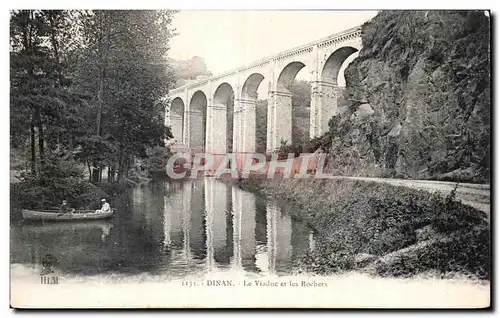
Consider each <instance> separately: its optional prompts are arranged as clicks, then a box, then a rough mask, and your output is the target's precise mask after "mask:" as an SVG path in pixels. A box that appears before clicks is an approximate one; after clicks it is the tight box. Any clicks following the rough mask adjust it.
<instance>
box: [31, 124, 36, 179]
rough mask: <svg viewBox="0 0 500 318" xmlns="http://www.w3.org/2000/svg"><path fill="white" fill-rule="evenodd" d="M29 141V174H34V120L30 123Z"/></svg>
mask: <svg viewBox="0 0 500 318" xmlns="http://www.w3.org/2000/svg"><path fill="white" fill-rule="evenodd" d="M30 141H31V173H33V174H35V173H36V163H35V162H36V145H35V143H36V141H35V124H34V118H32V120H31V123H30Z"/></svg>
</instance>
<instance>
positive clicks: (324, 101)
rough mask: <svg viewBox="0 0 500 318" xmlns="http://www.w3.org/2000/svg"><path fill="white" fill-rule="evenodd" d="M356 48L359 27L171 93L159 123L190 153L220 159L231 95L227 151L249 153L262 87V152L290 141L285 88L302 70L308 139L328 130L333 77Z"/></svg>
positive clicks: (334, 93)
mask: <svg viewBox="0 0 500 318" xmlns="http://www.w3.org/2000/svg"><path fill="white" fill-rule="evenodd" d="M360 49H361V27H355V28H352V29H349V30H346V31H344V32H341V33H337V34H333V35H331V36H328V37H326V38H323V39H320V40H317V41H314V42H311V43H308V44H305V45H302V46H299V47H295V48H293V49H290V50H287V51H284V52H281V53H278V54H276V55H274V56H270V57H267V58H264V59H261V60H259V61H256V62H253V63H251V64H248V65H245V66H242V67H239V68H236V69H233V70H230V71H227V72H225V73H222V74H219V75H215V76H212V77H210V78H206V79H202V80H198V81H196V82H193V83H189V84H187V85H185V86H182V87H179V88H176V89H173V90H171V91H170V94H169V101H170V105H169V108H167V113H166V114H167V115H166V116H165V124H166V125H168V126H171V128H172V133H173V135H174V139H175V140H176V142H177V143H182V144H184V145H185V146H186V147H189V148H190V149H191V150H192V151H205V152H209V153H212V154H225V153H227V151H228V147H227V146H228V145H227V140H228V138H227V136H226V134H227V112H228V104H229V101H230V100H231V99H232V98H233V96H234V106H233V107H234V110H233V136H232V140H233V142H232V149H229V150H232V152H237V153H242V152H244V153H251V152H255V107H256V102H257V89H258V87H259V85H260V84H261V82H262V81H263V80H264V78H266V80H269V87H268V112H267V114H268V115H267V145H266V149H267V152H270V151H273V150H275V149H277V148H279V146H280V144H281V141H282V140H283V141H289V142H291V139H292V107H291V105H292V94H291V93H290V90H289V86H290V85H291V84H292V83H293V81H294V79H295V76H296V75H297V73H298V72H299V71H300V70H301V69H302V68H303V67H305V66H306V65H307V66H308V69H309V70H310V74H308V75H309V76H310V77H309V81H310V83H311V108H310V127H309V131H310V133H309V135H310V137H311V138H314V137H316V136H319V135H321V134H322V133H324V132H325V131H327V130H328V120H329V119H330V118H331V117H332V116H333V115H334V114H335V113H336V112H337V87H338V83H337V77H338V74H339V70H340V68H341V66H342V63H343V62H344V61H345V60H346V58H347V57H349V56H350V55H351V54H353V53H355V52H356V51H359V50H360Z"/></svg>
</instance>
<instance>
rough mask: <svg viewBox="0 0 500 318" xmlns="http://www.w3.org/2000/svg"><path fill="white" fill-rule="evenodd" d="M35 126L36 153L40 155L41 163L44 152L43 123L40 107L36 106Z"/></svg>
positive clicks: (43, 159) (43, 158)
mask: <svg viewBox="0 0 500 318" xmlns="http://www.w3.org/2000/svg"><path fill="white" fill-rule="evenodd" d="M36 117H37V126H38V154H39V155H40V163H41V164H42V165H43V164H44V163H45V154H44V147H43V144H44V141H45V140H44V135H43V123H42V116H41V114H40V108H39V107H37V108H36Z"/></svg>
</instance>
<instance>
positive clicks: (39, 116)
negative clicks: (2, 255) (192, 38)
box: [10, 10, 174, 205]
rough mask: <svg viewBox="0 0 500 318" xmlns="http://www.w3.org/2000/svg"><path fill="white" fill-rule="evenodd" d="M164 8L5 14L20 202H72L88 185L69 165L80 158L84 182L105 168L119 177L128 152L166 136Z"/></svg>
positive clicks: (167, 15) (168, 82) (142, 150)
mask: <svg viewBox="0 0 500 318" xmlns="http://www.w3.org/2000/svg"><path fill="white" fill-rule="evenodd" d="M172 15H173V12H171V11H164V10H163V11H162V10H156V11H139V10H129V11H120V10H106V11H99V10H97V11H86V10H74V11H65V10H18V11H12V12H11V20H10V61H11V64H10V79H11V81H10V82H11V94H10V96H11V100H10V109H11V111H10V115H11V118H10V119H11V147H12V148H14V149H17V150H16V153H20V154H28V155H27V156H26V158H25V159H26V161H28V162H29V163H30V165H29V167H30V169H29V170H30V173H29V174H28V173H27V172H25V177H24V178H23V180H22V182H21V184H19V185H18V186H17V187H19V188H20V189H21V190H22V191H23V192H25V195H27V196H31V200H33V202H31V200H28V199H26V198H24V199H22V200H21V201H23V203H27V204H34V205H39V204H40V205H43V204H51V203H54V202H55V201H57V200H59V199H60V198H61V197H68V198H72V199H73V200H75V201H82V200H80V199H79V196H80V195H82V193H84V192H85V191H88V192H89V193H90V192H92V191H93V190H92V187H91V185H90V184H87V183H85V182H84V181H82V180H81V179H82V178H84V176H83V175H82V174H81V171H82V170H81V167H79V168H78V169H80V170H78V169H76V165H81V164H84V165H86V166H87V168H88V170H89V174H90V177H91V180H92V181H93V182H94V183H96V182H99V181H101V176H102V170H103V169H104V168H105V167H107V168H108V171H109V173H108V176H109V178H108V181H110V182H111V181H115V180H122V179H124V178H125V177H126V175H127V174H128V171H129V168H130V166H131V165H132V163H133V162H134V160H135V159H136V158H146V157H147V156H148V155H147V153H148V150H150V149H152V148H154V147H158V146H164V140H165V139H168V138H171V137H172V135H171V132H170V130H169V128H167V127H165V125H164V116H165V105H166V100H165V96H166V95H167V94H168V90H169V88H170V87H171V86H172V85H173V83H174V76H173V74H172V72H171V69H170V67H169V65H168V62H167V51H168V42H169V39H170V38H171V37H172V36H173V33H172V29H171V28H170V24H171V20H172ZM53 158H65V159H64V160H65V161H66V160H67V161H68V164H69V162H71V165H75V166H74V167H73V166H72V167H65V166H64V163H54V162H53V160H54V159H53ZM18 166H19V165H18ZM77 170H78V171H80V174H79V175H75V173H76V171H77ZM17 190H19V189H17ZM17 190H16V191H17ZM21 190H20V191H21ZM71 191H74V192H71ZM23 195H24V194H23ZM83 201H85V200H83ZM83 201H82V202H83ZM29 202H31V203H29Z"/></svg>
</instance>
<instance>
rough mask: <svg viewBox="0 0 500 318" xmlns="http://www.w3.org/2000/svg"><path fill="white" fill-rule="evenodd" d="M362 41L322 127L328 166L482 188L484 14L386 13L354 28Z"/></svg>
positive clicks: (486, 116)
mask: <svg viewBox="0 0 500 318" xmlns="http://www.w3.org/2000/svg"><path fill="white" fill-rule="evenodd" d="M362 41H363V49H362V50H361V51H360V53H359V56H358V58H357V59H355V60H354V61H353V62H352V63H351V64H350V65H349V67H348V68H347V69H346V72H345V77H346V86H347V91H346V96H345V99H346V103H347V105H346V106H347V107H345V111H344V112H342V113H341V114H339V115H337V116H335V117H334V118H332V120H331V121H330V132H329V138H330V139H331V149H330V152H331V153H332V155H333V157H334V161H333V162H334V163H335V164H336V165H337V167H348V166H349V167H354V168H353V169H351V170H353V171H345V173H353V174H367V171H370V173H368V174H374V172H375V174H377V173H376V172H377V171H378V173H379V174H381V175H382V176H396V177H408V178H424V179H448V180H457V181H458V180H460V181H471V182H487V181H489V172H490V168H489V167H490V161H489V158H490V111H491V110H490V109H491V101H490V96H491V91H490V19H489V17H487V16H486V15H485V13H484V12H483V11H474V12H472V11H460V12H457V11H445V12H443V11H408V12H404V11H396V12H394V11H386V12H381V13H380V14H378V15H377V16H376V17H375V18H374V19H372V20H371V21H370V22H368V23H366V24H365V25H364V26H363V33H362ZM341 170H342V169H341Z"/></svg>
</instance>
